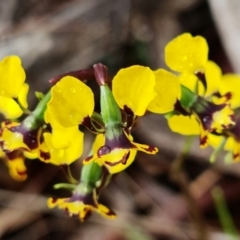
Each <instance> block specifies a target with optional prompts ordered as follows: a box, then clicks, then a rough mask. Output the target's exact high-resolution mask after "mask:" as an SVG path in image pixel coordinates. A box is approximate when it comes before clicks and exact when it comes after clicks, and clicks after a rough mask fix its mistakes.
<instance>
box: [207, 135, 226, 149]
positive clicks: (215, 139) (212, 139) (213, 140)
mask: <svg viewBox="0 0 240 240" xmlns="http://www.w3.org/2000/svg"><path fill="white" fill-rule="evenodd" d="M223 139H224V137H223V136H217V135H213V134H209V135H208V143H209V145H210V146H211V147H213V148H217V147H218V146H219V145H220V144H221V143H222V140H223Z"/></svg>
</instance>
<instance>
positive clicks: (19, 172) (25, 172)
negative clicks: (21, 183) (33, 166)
mask: <svg viewBox="0 0 240 240" xmlns="http://www.w3.org/2000/svg"><path fill="white" fill-rule="evenodd" d="M17 174H18V175H19V176H26V175H27V171H17Z"/></svg>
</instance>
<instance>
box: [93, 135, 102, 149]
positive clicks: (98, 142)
mask: <svg viewBox="0 0 240 240" xmlns="http://www.w3.org/2000/svg"><path fill="white" fill-rule="evenodd" d="M104 143H105V136H104V134H98V135H97V136H96V138H95V140H94V142H93V145H92V150H93V152H94V153H97V151H98V149H99V148H100V147H102V146H103V145H104Z"/></svg>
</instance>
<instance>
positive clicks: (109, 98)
mask: <svg viewBox="0 0 240 240" xmlns="http://www.w3.org/2000/svg"><path fill="white" fill-rule="evenodd" d="M100 93H101V114H102V118H103V122H104V124H105V126H108V125H118V124H121V121H122V117H121V111H120V109H119V107H118V105H117V103H116V101H115V99H114V97H113V94H112V92H111V90H110V88H109V87H108V85H107V84H106V85H102V86H100Z"/></svg>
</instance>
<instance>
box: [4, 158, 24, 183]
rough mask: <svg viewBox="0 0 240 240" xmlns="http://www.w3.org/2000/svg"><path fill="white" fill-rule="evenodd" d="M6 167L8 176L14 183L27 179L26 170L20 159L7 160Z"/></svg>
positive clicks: (22, 160)
mask: <svg viewBox="0 0 240 240" xmlns="http://www.w3.org/2000/svg"><path fill="white" fill-rule="evenodd" d="M6 165H7V167H8V170H9V174H10V176H11V177H12V178H13V179H14V180H16V181H24V180H26V178H27V168H26V166H25V163H24V159H23V158H22V157H18V158H16V159H13V160H7V161H6Z"/></svg>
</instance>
